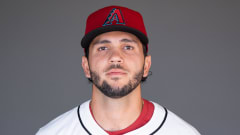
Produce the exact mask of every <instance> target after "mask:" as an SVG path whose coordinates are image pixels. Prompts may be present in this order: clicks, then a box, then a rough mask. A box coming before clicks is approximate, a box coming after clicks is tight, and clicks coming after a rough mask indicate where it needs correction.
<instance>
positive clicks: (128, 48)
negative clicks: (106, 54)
mask: <svg viewBox="0 0 240 135" xmlns="http://www.w3.org/2000/svg"><path fill="white" fill-rule="evenodd" d="M124 49H125V50H133V47H132V46H124Z"/></svg>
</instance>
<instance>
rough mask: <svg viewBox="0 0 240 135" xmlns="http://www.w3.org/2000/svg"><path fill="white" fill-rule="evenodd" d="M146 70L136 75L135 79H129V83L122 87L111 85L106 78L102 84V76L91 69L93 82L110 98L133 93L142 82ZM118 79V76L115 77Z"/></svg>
mask: <svg viewBox="0 0 240 135" xmlns="http://www.w3.org/2000/svg"><path fill="white" fill-rule="evenodd" d="M143 72H144V70H143V69H142V70H141V71H140V72H138V73H136V74H135V75H134V78H133V80H129V82H128V84H126V85H124V86H123V87H122V88H119V87H118V88H113V87H111V86H110V85H109V84H108V83H107V81H106V80H103V82H102V85H100V84H99V81H100V76H99V75H98V74H97V73H96V72H92V71H91V79H92V81H93V84H94V85H95V86H96V87H97V88H98V89H99V90H100V91H101V92H102V93H103V94H104V95H105V96H107V97H110V98H121V97H124V96H126V95H128V94H129V93H131V92H132V91H133V90H134V89H135V88H136V87H137V86H138V85H139V84H140V82H141V80H142V77H143ZM113 79H114V80H118V78H113Z"/></svg>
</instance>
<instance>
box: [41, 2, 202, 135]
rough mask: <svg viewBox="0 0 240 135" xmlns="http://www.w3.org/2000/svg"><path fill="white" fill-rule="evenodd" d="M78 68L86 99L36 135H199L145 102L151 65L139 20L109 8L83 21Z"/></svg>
mask: <svg viewBox="0 0 240 135" xmlns="http://www.w3.org/2000/svg"><path fill="white" fill-rule="evenodd" d="M81 45H82V47H83V48H84V51H85V56H83V57H82V68H83V70H84V73H85V76H86V77H87V78H88V79H89V80H90V81H91V82H92V98H91V100H90V101H87V102H85V103H83V104H82V105H80V106H78V107H76V108H74V109H72V110H70V111H68V112H66V113H64V114H63V115H61V116H59V117H57V118H56V119H54V120H53V121H51V122H50V123H49V124H47V125H46V126H44V127H43V128H41V129H40V130H39V131H38V133H37V135H90V134H91V135H108V134H109V135H122V134H125V135H153V134H154V135H199V134H200V133H198V131H197V130H196V129H195V128H193V127H192V126H191V125H189V124H188V123H186V122H185V121H183V120H182V119H181V118H179V117H178V116H176V115H175V114H173V113H172V112H170V111H169V110H167V109H166V108H164V107H162V106H160V105H158V104H156V103H154V102H150V101H148V100H146V99H143V98H142V96H141V82H142V81H144V80H146V78H147V76H148V73H149V69H150V67H151V56H150V55H147V52H148V37H147V33H146V30H145V26H144V23H143V19H142V16H141V15H140V14H139V13H138V12H136V11H133V10H131V9H128V8H125V7H120V6H109V7H105V8H102V9H100V10H98V11H96V12H94V13H92V14H91V15H90V16H89V17H88V19H87V25H86V32H85V36H84V37H83V39H82V41H81Z"/></svg>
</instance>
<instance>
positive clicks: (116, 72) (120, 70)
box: [106, 69, 127, 76]
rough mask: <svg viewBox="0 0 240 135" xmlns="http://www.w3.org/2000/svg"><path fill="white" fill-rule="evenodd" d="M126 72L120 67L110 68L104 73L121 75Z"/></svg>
mask: <svg viewBox="0 0 240 135" xmlns="http://www.w3.org/2000/svg"><path fill="white" fill-rule="evenodd" d="M126 74H127V73H126V72H125V71H123V70H122V69H111V70H109V71H108V72H107V73H106V75H107V76H121V75H126Z"/></svg>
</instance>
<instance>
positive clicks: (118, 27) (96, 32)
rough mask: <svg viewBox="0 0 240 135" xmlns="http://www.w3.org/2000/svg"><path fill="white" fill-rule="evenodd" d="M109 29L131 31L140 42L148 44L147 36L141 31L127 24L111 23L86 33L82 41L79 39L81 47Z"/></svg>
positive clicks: (86, 45)
mask: <svg viewBox="0 0 240 135" xmlns="http://www.w3.org/2000/svg"><path fill="white" fill-rule="evenodd" d="M110 31H123V32H129V33H132V34H134V35H135V36H137V37H138V38H139V40H140V41H141V42H142V44H143V45H147V44H148V38H147V36H146V35H145V34H143V33H142V32H140V31H138V30H136V29H133V28H131V27H127V26H121V25H111V26H105V27H100V28H97V29H95V30H93V31H91V32H89V33H87V34H86V35H85V36H84V37H83V38H82V41H81V45H82V47H83V48H87V47H88V46H89V45H90V43H91V42H92V40H93V39H94V38H95V37H96V36H98V35H100V34H102V33H106V32H110Z"/></svg>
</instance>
